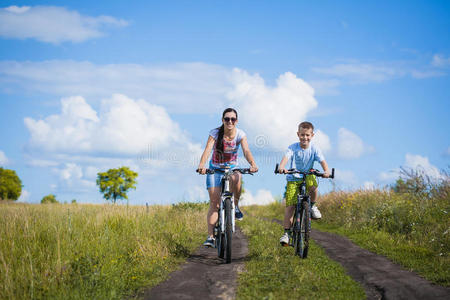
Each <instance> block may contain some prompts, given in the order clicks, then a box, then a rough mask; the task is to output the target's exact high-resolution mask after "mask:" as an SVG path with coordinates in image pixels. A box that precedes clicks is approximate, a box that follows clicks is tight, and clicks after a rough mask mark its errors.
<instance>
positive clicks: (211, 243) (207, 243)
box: [203, 235, 215, 248]
mask: <svg viewBox="0 0 450 300" xmlns="http://www.w3.org/2000/svg"><path fill="white" fill-rule="evenodd" d="M214 242H215V239H214V238H213V237H210V236H209V235H208V237H207V238H206V241H205V242H204V243H203V246H206V247H213V248H214V247H215V245H214V244H215V243H214Z"/></svg>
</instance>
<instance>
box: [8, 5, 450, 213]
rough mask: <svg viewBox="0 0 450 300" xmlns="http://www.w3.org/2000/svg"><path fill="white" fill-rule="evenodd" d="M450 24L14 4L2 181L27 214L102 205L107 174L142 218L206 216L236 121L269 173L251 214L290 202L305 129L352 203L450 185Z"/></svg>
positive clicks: (362, 14) (388, 12)
mask: <svg viewBox="0 0 450 300" xmlns="http://www.w3.org/2000/svg"><path fill="white" fill-rule="evenodd" d="M449 23H450V5H449V3H448V2H447V1H432V2H430V1H395V3H392V1H376V2H375V1H373V2H371V3H367V1H365V2H361V1H339V2H337V1H320V2H318V1H316V2H314V3H310V2H308V1H283V2H280V3H278V2H274V1H189V2H188V1H159V2H156V1H133V2H129V1H94V2H93V1H64V4H63V5H62V2H61V1H45V2H44V1H3V2H2V6H1V8H0V128H1V130H0V165H1V166H3V167H5V168H9V169H14V170H16V171H17V173H18V175H19V177H20V178H21V179H22V182H23V185H24V188H23V189H24V192H23V195H22V197H21V201H25V202H32V203H36V202H39V201H40V199H41V198H42V197H43V196H45V195H47V194H49V193H53V194H56V196H57V199H59V200H60V201H70V200H72V199H77V201H78V202H89V203H102V202H104V200H103V199H102V195H101V194H100V193H99V192H98V188H97V187H96V186H95V178H96V174H97V172H99V171H105V170H107V169H109V168H115V167H119V166H121V165H126V166H130V167H131V168H132V169H133V170H135V171H137V172H138V173H139V178H138V185H137V189H136V191H132V192H130V194H129V196H130V203H131V204H144V203H145V202H148V203H155V204H167V203H173V202H177V201H201V200H206V199H207V198H206V197H207V194H206V189H205V184H204V180H205V178H204V177H202V176H198V175H196V174H195V173H194V170H195V168H196V166H197V162H198V159H199V156H200V155H201V152H202V150H203V147H204V146H205V142H206V140H207V137H208V132H209V130H210V129H212V128H214V127H217V126H218V125H220V117H221V113H222V111H223V110H224V109H225V108H226V107H229V106H232V107H235V108H236V109H237V110H238V112H239V124H238V127H240V128H241V129H243V130H244V131H245V132H246V133H247V137H248V140H249V144H250V148H251V150H252V151H253V153H254V156H255V157H256V160H257V163H258V165H259V167H260V172H259V173H258V174H257V175H255V176H252V177H248V178H246V179H244V180H245V185H246V189H247V191H248V193H247V198H246V201H247V202H248V203H250V202H259V203H265V202H267V201H270V199H272V197H274V196H278V195H280V194H281V192H282V190H283V184H284V178H283V177H282V176H275V175H274V174H273V168H274V165H275V163H277V162H279V161H280V160H281V157H282V153H283V151H284V149H285V148H287V146H288V145H289V144H291V143H293V142H295V141H296V135H295V132H296V126H297V124H298V123H299V122H301V121H303V120H309V121H311V122H313V123H314V124H315V126H316V128H317V132H316V136H315V138H314V140H315V143H316V144H318V145H319V146H320V147H321V148H322V150H323V151H324V153H325V157H326V159H327V161H328V164H329V165H330V166H331V167H335V168H336V170H337V171H336V180H335V182H336V188H338V189H344V190H351V189H357V188H373V187H383V186H385V185H387V184H391V183H392V182H393V181H395V178H397V177H398V170H399V168H400V167H406V168H419V169H420V170H422V171H423V172H425V173H426V174H427V175H429V176H431V177H433V178H438V179H442V175H441V174H440V171H441V170H447V171H448V166H449V164H450V139H449V134H448V131H449V128H450V126H449V125H450V121H449V118H448V114H449V112H450V109H449V108H450V104H449V103H450V101H449V100H450V99H449V97H450V96H449V94H450V80H449V74H450V40H449V37H450V34H449V33H450V32H449V31H450V24H449ZM243 165H245V161H243ZM317 167H318V168H319V165H317ZM331 188H332V186H331V184H330V183H329V182H328V181H326V180H322V181H321V182H320V190H322V192H326V191H329V190H330V189H331Z"/></svg>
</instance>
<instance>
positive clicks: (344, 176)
mask: <svg viewBox="0 0 450 300" xmlns="http://www.w3.org/2000/svg"><path fill="white" fill-rule="evenodd" d="M335 180H336V182H337V183H339V184H342V185H343V186H356V185H357V183H358V180H357V179H356V175H355V173H353V172H352V171H349V170H336V171H335Z"/></svg>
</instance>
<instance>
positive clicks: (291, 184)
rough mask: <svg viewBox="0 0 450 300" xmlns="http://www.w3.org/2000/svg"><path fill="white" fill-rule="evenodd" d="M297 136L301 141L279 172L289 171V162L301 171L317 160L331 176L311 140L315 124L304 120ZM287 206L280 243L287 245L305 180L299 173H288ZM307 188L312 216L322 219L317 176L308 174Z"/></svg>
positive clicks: (309, 167)
mask: <svg viewBox="0 0 450 300" xmlns="http://www.w3.org/2000/svg"><path fill="white" fill-rule="evenodd" d="M297 136H298V138H299V143H294V144H292V145H290V146H289V147H288V149H287V151H286V153H285V155H284V157H283V159H282V160H281V162H280V165H279V169H278V170H279V172H280V173H282V174H283V173H287V170H286V169H285V166H286V164H287V163H288V162H289V166H290V168H289V169H291V168H295V169H297V170H299V171H309V170H310V169H312V168H313V166H314V162H315V161H317V162H319V163H320V165H321V166H322V168H323V171H324V176H323V177H325V178H328V177H329V176H330V172H329V170H328V164H327V162H326V161H325V157H324V156H323V154H322V152H321V151H320V149H319V148H318V147H317V146H315V145H313V144H311V140H312V138H313V137H314V126H313V124H311V123H310V122H302V123H300V124H299V125H298V131H297ZM286 180H287V184H286V193H285V198H286V208H285V210H284V221H283V226H284V234H283V236H282V237H281V238H280V244H281V245H283V246H286V245H288V244H289V231H290V228H291V226H292V221H293V220H292V219H293V215H294V209H295V205H296V203H297V195H298V190H299V189H298V187H299V184H300V182H301V180H303V179H302V178H300V177H299V175H298V174H288V175H287V176H286ZM305 180H306V188H307V190H308V193H309V196H310V197H311V206H312V207H311V218H312V219H320V218H321V217H322V215H321V213H320V211H319V209H318V208H317V206H316V205H315V203H316V200H317V195H318V191H317V186H318V185H317V180H316V176H314V175H308V176H306V178H305Z"/></svg>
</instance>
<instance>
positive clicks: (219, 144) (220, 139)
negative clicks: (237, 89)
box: [216, 107, 238, 153]
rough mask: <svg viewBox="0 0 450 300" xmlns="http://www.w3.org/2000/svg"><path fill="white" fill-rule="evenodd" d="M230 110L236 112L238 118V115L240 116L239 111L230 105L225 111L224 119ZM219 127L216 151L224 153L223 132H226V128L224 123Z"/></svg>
mask: <svg viewBox="0 0 450 300" xmlns="http://www.w3.org/2000/svg"><path fill="white" fill-rule="evenodd" d="M229 112H234V113H235V114H236V119H237V117H238V114H237V111H236V110H235V109H234V108H230V107H229V108H227V109H225V110H224V111H223V114H222V119H223V118H224V117H225V114H226V113H229ZM217 128H218V129H219V134H218V135H217V140H216V151H218V152H219V153H222V152H223V134H224V132H225V128H224V126H223V124H222V126H220V127H217Z"/></svg>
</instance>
